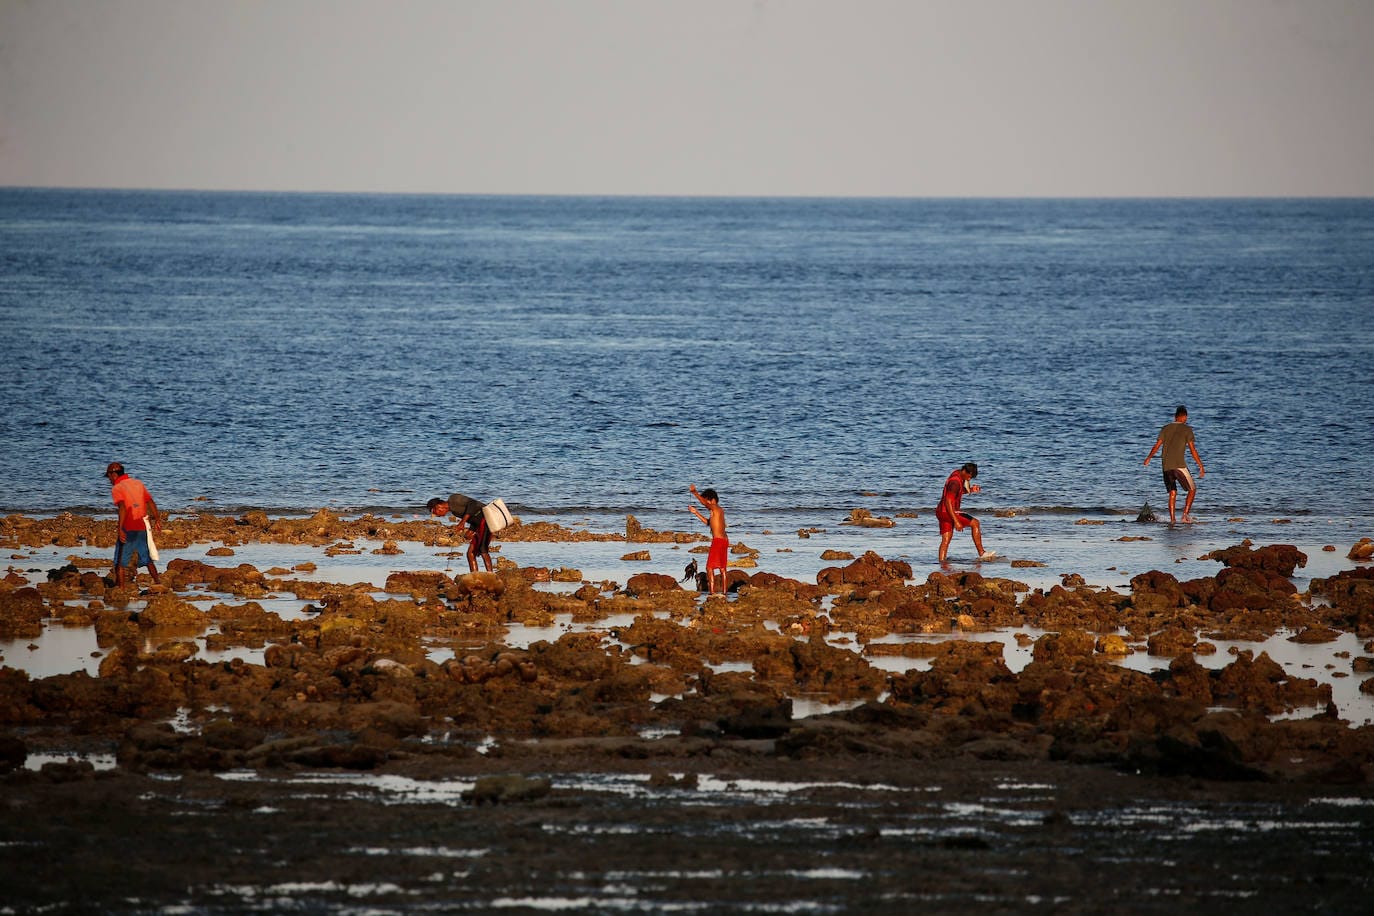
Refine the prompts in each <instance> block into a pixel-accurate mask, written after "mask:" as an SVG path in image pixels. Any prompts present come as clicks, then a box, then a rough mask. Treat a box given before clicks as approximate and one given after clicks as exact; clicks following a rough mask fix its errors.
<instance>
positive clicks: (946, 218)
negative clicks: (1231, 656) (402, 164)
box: [0, 189, 1374, 533]
mask: <svg viewBox="0 0 1374 916" xmlns="http://www.w3.org/2000/svg"><path fill="white" fill-rule="evenodd" d="M1371 317H1374V201H1370V200H1216V201H1205V200H869V199H865V200H793V199H651V198H556V197H442V196H366V195H295V194H206V193H161V192H99V191H57V190H16V189H9V190H5V189H0V398H2V399H3V404H4V408H3V413H0V462H3V465H4V473H5V478H6V483H5V487H4V490H3V492H0V508H2V509H3V511H22V512H29V513H50V512H56V511H61V510H66V509H72V510H77V511H88V512H89V511H101V512H104V511H108V505H107V504H108V486H107V485H106V483H105V481H104V479H103V478H102V476H101V473H102V471H103V469H104V466H105V464H106V462H108V461H109V460H111V459H116V458H117V459H120V460H122V461H124V462H125V463H126V464H127V465H128V467H129V470H130V471H131V472H132V473H133V474H135V475H136V476H138V477H141V478H143V479H144V480H145V481H147V482H148V483H149V485H150V486H151V487H152V489H153V492H154V494H155V495H156V496H157V498H158V501H159V503H160V504H161V505H162V506H163V507H164V508H169V509H180V508H187V507H195V508H200V509H207V508H208V509H214V510H224V511H238V510H240V509H242V508H243V507H263V508H267V509H269V510H272V511H297V510H299V511H313V510H314V509H316V508H318V507H320V506H330V507H332V508H335V509H336V510H340V511H354V510H358V511H360V510H363V509H369V510H373V511H413V510H414V508H415V507H416V506H417V505H420V504H422V503H423V502H424V500H425V499H426V498H428V497H429V496H431V495H438V494H447V493H448V492H449V491H450V490H453V489H461V490H463V491H465V492H468V493H471V494H474V495H477V496H480V497H492V496H497V495H502V496H505V497H506V499H507V500H508V501H509V502H511V503H512V504H513V505H515V506H518V507H519V509H520V511H522V512H525V513H558V514H569V515H574V514H575V515H586V516H591V517H606V518H611V517H613V516H616V515H619V514H623V513H625V512H636V513H639V514H640V516H641V518H644V519H645V520H646V521H647V522H650V523H652V522H654V521H655V520H660V521H662V520H664V519H665V518H666V517H667V513H670V512H671V513H673V514H674V515H673V517H674V518H678V519H679V520H680V518H681V515H682V513H681V509H682V508H683V506H684V505H685V504H686V502H685V501H686V498H687V496H686V488H687V485H688V483H692V482H695V483H697V484H698V485H700V486H705V485H712V486H715V487H716V488H717V489H719V490H720V491H721V493H722V495H723V502H724V503H725V504H726V505H727V507H729V508H730V509H731V511H732V512H733V513H734V517H735V518H739V517H740V515H741V514H744V515H745V516H747V517H751V518H753V519H755V520H756V521H758V522H759V523H760V524H763V523H772V524H784V525H785V524H792V525H796V524H802V523H806V522H807V520H808V519H810V518H812V517H815V516H819V515H824V516H826V517H831V516H833V515H834V514H835V513H836V512H840V513H841V514H842V513H843V512H847V511H848V509H849V508H852V507H853V506H856V505H867V506H870V507H872V508H873V509H874V510H875V511H879V512H899V511H903V510H926V509H928V508H929V507H931V506H933V505H934V503H935V501H936V498H937V496H938V493H939V489H940V485H941V483H942V481H943V479H944V477H945V475H946V474H947V473H948V472H949V470H950V469H951V468H953V467H955V466H956V465H958V464H961V463H962V462H964V461H969V460H972V461H977V462H978V463H979V465H980V466H981V468H982V475H981V476H980V482H981V483H982V484H984V493H983V494H982V495H981V497H979V506H980V507H981V508H983V509H984V510H986V509H989V508H1011V507H1020V508H1025V509H1028V510H1030V511H1031V513H1032V515H1033V516H1041V515H1043V516H1046V517H1055V516H1058V517H1075V516H1080V515H1088V514H1109V515H1110V514H1123V513H1124V514H1129V515H1132V516H1133V515H1134V514H1135V513H1136V512H1137V511H1138V510H1139V508H1140V506H1141V504H1142V503H1143V502H1145V501H1146V500H1147V499H1148V500H1150V501H1152V503H1153V504H1154V505H1156V506H1159V505H1160V504H1161V503H1162V501H1163V500H1162V495H1163V491H1162V487H1161V485H1160V482H1159V467H1158V459H1156V463H1155V464H1153V465H1151V467H1150V468H1149V469H1148V470H1147V469H1145V468H1143V467H1142V466H1141V462H1142V461H1143V459H1144V457H1145V454H1146V453H1147V452H1148V450H1149V448H1150V445H1151V444H1152V443H1153V441H1154V438H1155V435H1156V434H1157V432H1158V429H1159V427H1160V426H1161V425H1162V424H1163V423H1165V422H1167V421H1168V420H1169V419H1170V417H1171V414H1172V411H1173V408H1174V406H1175V405H1176V404H1178V403H1186V404H1187V405H1188V406H1189V408H1190V411H1191V420H1192V423H1193V426H1194V427H1195V429H1196V431H1197V436H1198V446H1199V450H1200V452H1201V454H1202V457H1203V461H1204V463H1205V464H1206V467H1207V471H1208V474H1207V477H1206V479H1205V481H1203V490H1202V495H1201V496H1200V498H1199V510H1200V512H1201V513H1202V514H1203V515H1204V517H1206V516H1211V517H1217V518H1220V517H1224V516H1234V515H1240V516H1248V515H1258V516H1266V517H1267V516H1287V517H1292V518H1296V519H1299V520H1301V519H1303V518H1313V517H1321V518H1324V519H1330V518H1336V519H1340V520H1342V522H1343V523H1345V524H1347V525H1352V524H1353V526H1354V527H1355V528H1357V529H1358V528H1360V527H1361V526H1366V527H1368V523H1369V522H1370V521H1371V520H1374V485H1372V482H1374V372H1372V371H1371V370H1372V369H1374V333H1371V331H1370V321H1371ZM1362 533H1368V531H1367V530H1366V531H1364V532H1362Z"/></svg>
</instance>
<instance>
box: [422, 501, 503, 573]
mask: <svg viewBox="0 0 1374 916" xmlns="http://www.w3.org/2000/svg"><path fill="white" fill-rule="evenodd" d="M425 505H427V506H428V507H429V514H430V515H436V516H438V517H440V518H443V517H444V516H445V515H449V514H452V515H453V517H454V518H456V519H458V524H459V525H460V526H466V528H467V529H468V531H469V532H470V533H469V534H467V535H466V537H467V539H468V570H469V571H470V572H477V558H478V557H481V558H482V562H483V563H484V564H486V567H487V572H491V531H490V530H489V529H488V528H487V518H486V516H485V515H483V514H482V510H483V509H485V508H486V506H485V505H483V504H482V503H481V502H479V501H477V500H475V499H473V498H472V497H471V496H464V495H463V494H462V493H453V494H451V495H450V496H449V497H448V499H444V498H443V497H442V496H436V497H434V498H433V499H431V500H430V501H429V502H428V503H426V504H425Z"/></svg>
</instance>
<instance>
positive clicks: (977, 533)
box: [940, 516, 989, 566]
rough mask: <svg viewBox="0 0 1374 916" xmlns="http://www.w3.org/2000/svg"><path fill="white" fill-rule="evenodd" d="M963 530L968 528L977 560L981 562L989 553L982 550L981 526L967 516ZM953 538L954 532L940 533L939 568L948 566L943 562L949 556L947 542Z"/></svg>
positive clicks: (974, 519)
mask: <svg viewBox="0 0 1374 916" xmlns="http://www.w3.org/2000/svg"><path fill="white" fill-rule="evenodd" d="M964 528H968V529H969V534H971V535H972V536H973V549H974V550H975V551H977V553H978V558H979V559H980V560H981V559H987V556H985V555H986V554H988V553H989V552H988V551H986V550H984V549H983V526H982V525H981V524H980V523H979V522H978V519H976V518H973V517H972V516H968V524H967V525H965V526H964ZM959 530H960V531H962V530H963V528H961V529H959ZM953 538H954V532H953V531H942V532H940V565H941V566H946V565H948V564H946V562H945V558H946V557H947V556H948V555H949V542H950V541H951V540H953Z"/></svg>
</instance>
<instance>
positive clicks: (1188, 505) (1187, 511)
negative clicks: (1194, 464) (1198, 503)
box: [1169, 484, 1197, 525]
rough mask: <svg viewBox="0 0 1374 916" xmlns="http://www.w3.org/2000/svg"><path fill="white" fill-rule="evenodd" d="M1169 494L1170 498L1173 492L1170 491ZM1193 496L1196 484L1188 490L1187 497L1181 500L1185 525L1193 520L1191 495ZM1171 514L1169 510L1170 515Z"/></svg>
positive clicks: (1195, 494)
mask: <svg viewBox="0 0 1374 916" xmlns="http://www.w3.org/2000/svg"><path fill="white" fill-rule="evenodd" d="M1169 496H1170V497H1171V498H1172V497H1173V494H1172V493H1170V494H1169ZM1195 496H1197V485H1196V484H1194V485H1193V487H1192V489H1190V490H1189V491H1188V498H1187V499H1185V500H1184V501H1183V523H1184V524H1185V525H1186V524H1189V523H1191V522H1192V520H1193V497H1195ZM1171 508H1172V507H1171ZM1172 514H1173V513H1172V512H1171V513H1170V515H1172Z"/></svg>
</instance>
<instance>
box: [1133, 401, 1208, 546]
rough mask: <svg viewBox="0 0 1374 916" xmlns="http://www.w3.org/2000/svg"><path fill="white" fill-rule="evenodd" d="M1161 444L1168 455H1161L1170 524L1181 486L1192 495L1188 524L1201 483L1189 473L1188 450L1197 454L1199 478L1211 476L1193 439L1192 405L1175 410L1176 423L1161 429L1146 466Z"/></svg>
mask: <svg viewBox="0 0 1374 916" xmlns="http://www.w3.org/2000/svg"><path fill="white" fill-rule="evenodd" d="M1160 446H1163V447H1164V454H1163V456H1162V457H1161V458H1160V463H1161V464H1163V466H1164V489H1166V490H1168V491H1169V524H1170V525H1173V524H1174V500H1175V498H1176V497H1177V496H1178V488H1179V487H1183V489H1184V490H1185V491H1186V492H1187V493H1188V498H1187V499H1186V500H1185V501H1184V503H1183V522H1184V524H1188V523H1190V522H1192V520H1193V515H1192V511H1193V497H1195V496H1197V484H1196V483H1194V482H1193V476H1192V475H1191V474H1189V473H1188V466H1187V464H1186V459H1187V453H1188V452H1189V451H1191V452H1192V453H1193V462H1194V463H1195V464H1197V476H1198V477H1199V478H1202V477H1206V476H1207V469H1206V468H1204V467H1203V466H1202V458H1200V457H1199V456H1198V453H1197V443H1196V442H1195V441H1194V439H1193V428H1192V427H1191V426H1189V425H1188V408H1187V407H1184V406H1183V405H1182V404H1180V405H1179V406H1178V409H1177V410H1175V411H1174V422H1172V423H1167V424H1165V426H1164V428H1163V429H1161V430H1160V431H1159V438H1158V439H1156V440H1155V444H1154V448H1152V449H1150V454H1148V455H1146V456H1145V465H1146V466H1147V467H1148V466H1149V464H1150V459H1151V458H1153V457H1154V456H1155V452H1157V451H1159V449H1160Z"/></svg>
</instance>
